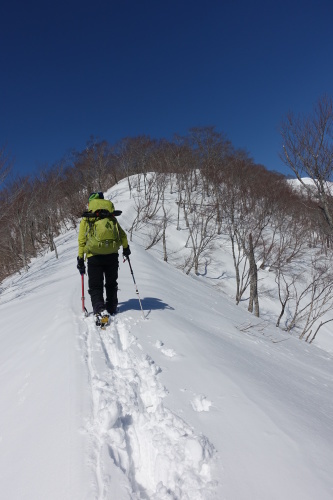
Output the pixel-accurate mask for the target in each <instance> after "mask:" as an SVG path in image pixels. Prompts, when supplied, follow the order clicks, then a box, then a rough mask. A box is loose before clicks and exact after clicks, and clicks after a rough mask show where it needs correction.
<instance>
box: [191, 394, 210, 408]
mask: <svg viewBox="0 0 333 500" xmlns="http://www.w3.org/2000/svg"><path fill="white" fill-rule="evenodd" d="M191 406H192V408H193V410H194V411H197V412H201V411H209V408H210V407H211V406H212V402H211V401H210V400H209V399H207V398H206V396H205V395H204V394H197V395H196V396H195V397H194V399H193V400H192V401H191Z"/></svg>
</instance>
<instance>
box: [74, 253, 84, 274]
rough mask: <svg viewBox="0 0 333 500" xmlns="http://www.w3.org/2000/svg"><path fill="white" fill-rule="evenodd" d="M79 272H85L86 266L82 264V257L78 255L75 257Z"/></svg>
mask: <svg viewBox="0 0 333 500" xmlns="http://www.w3.org/2000/svg"><path fill="white" fill-rule="evenodd" d="M76 267H77V268H78V270H79V273H80V274H85V273H86V266H85V264H84V260H83V257H78V258H77V266H76Z"/></svg>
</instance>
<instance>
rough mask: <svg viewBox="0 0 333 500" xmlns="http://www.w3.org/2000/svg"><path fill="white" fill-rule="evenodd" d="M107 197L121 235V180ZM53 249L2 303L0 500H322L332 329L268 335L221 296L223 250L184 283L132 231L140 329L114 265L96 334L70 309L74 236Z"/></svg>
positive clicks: (125, 277)
mask: <svg viewBox="0 0 333 500" xmlns="http://www.w3.org/2000/svg"><path fill="white" fill-rule="evenodd" d="M109 195H110V196H112V199H113V201H114V202H115V205H116V208H117V209H122V210H123V211H124V212H123V215H122V216H121V217H122V218H121V224H122V226H123V227H124V229H128V227H129V226H130V223H131V221H132V220H133V218H134V216H133V212H132V200H130V199H129V196H128V193H127V192H126V183H120V184H119V185H118V186H116V187H114V188H113V189H112V190H110V192H109ZM182 238H184V235H183V234H181V232H177V231H174V232H173V233H172V232H171V233H170V236H169V240H168V245H169V246H170V248H172V247H173V248H177V246H179V243H180V241H181V240H182ZM57 244H58V250H59V259H58V260H57V259H55V256H54V254H53V253H45V254H44V255H43V256H41V257H38V258H37V259H34V261H33V262H32V263H31V266H30V269H29V271H28V272H27V273H25V274H22V275H16V276H13V277H11V278H9V279H7V280H6V281H5V282H4V283H3V285H2V292H1V294H0V345H1V349H0V387H1V389H0V403H1V413H0V497H1V498H4V499H10V500H25V499H29V500H31V499H34V500H39V499H40V500H41V499H43V500H45V499H47V500H59V499H61V500H63V499H71V500H81V499H87V500H88V499H89V500H91V499H98V500H102V499H113V500H115V499H116V500H127V499H134V500H135V499H151V500H170V499H173V500H174V499H177V500H178V499H179V500H201V499H204V500H206V499H219V500H220V499H221V500H222V499H228V500H245V499H246V500H249V499H255V500H267V499H268V498H269V499H270V500H281V499H284V500H285V499H298V498H301V499H302V500H313V499H314V498H316V499H318V500H326V499H327V500H328V499H331V498H333V474H332V465H331V464H332V463H333V417H332V415H333V399H332V395H333V390H332V389H333V377H332V360H333V355H332V351H331V345H332V343H331V340H330V337H329V335H328V334H327V333H325V332H328V330H326V331H324V328H323V333H320V334H319V335H318V342H317V339H316V343H314V344H311V345H309V344H307V343H305V342H301V341H299V340H298V339H297V338H294V337H292V336H290V335H289V334H288V335H287V334H283V333H282V332H281V331H280V330H278V329H276V328H275V326H274V324H273V323H271V324H270V323H269V322H267V323H266V324H265V327H263V326H262V321H261V320H256V319H255V318H254V317H253V316H251V315H249V313H248V312H247V311H246V310H245V309H244V308H242V307H240V306H236V305H235V304H234V301H233V300H232V298H231V295H232V294H231V288H230V287H231V285H229V282H228V280H227V278H226V277H227V276H228V275H230V274H232V268H231V267H230V261H229V260H228V259H229V258H228V255H227V254H224V255H223V257H222V259H223V262H224V265H223V266H222V267H221V266H220V268H219V269H214V267H212V268H209V271H208V273H207V275H206V276H205V277H203V276H199V277H193V276H187V275H185V274H184V273H182V272H181V271H180V270H178V269H176V268H175V267H173V266H172V265H170V264H167V263H164V262H162V261H161V260H160V258H159V253H158V251H157V250H156V251H151V252H146V251H145V250H144V245H143V242H142V241H141V236H140V234H138V235H136V236H135V238H134V241H133V242H132V243H131V249H132V255H131V263H132V266H133V271H134V275H135V280H136V282H137V285H138V289H139V292H140V297H141V301H142V305H143V309H144V315H145V319H143V317H142V313H141V310H140V305H139V301H138V299H137V296H136V293H135V287H134V284H133V280H132V276H131V274H130V270H129V268H128V264H127V263H126V262H125V263H122V262H121V263H120V269H119V287H120V291H119V300H120V312H119V314H118V315H117V316H116V318H115V319H114V320H113V321H112V323H111V325H110V326H109V327H108V328H106V330H99V329H97V328H96V327H95V325H94V323H93V319H92V317H91V316H89V317H88V318H84V317H83V315H82V312H81V280H80V276H79V274H78V272H77V270H76V255H77V233H76V231H75V230H72V231H69V232H67V233H65V234H63V235H62V236H60V237H59V238H58V239H57ZM221 269H223V278H221V279H222V281H223V288H221V287H219V286H216V284H215V281H216V280H215V279H214V278H215V276H220V275H221ZM214 273H215V274H214ZM225 278H226V279H225ZM85 285H86V287H87V281H86V282H85ZM86 296H87V300H86V305H87V307H88V310H91V306H90V301H89V298H88V293H86ZM263 303H264V306H266V307H272V305H271V304H269V300H268V299H267V300H266V302H265V301H263ZM324 339H326V340H324ZM325 342H326V344H325Z"/></svg>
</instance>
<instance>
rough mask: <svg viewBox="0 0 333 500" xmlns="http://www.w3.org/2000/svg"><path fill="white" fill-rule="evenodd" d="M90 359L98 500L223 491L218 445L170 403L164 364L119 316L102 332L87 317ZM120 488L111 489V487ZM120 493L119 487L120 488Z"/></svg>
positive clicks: (164, 498) (179, 498) (167, 498)
mask: <svg viewBox="0 0 333 500" xmlns="http://www.w3.org/2000/svg"><path fill="white" fill-rule="evenodd" d="M85 323H86V326H87V328H86V333H85V341H84V345H85V350H86V352H85V358H86V363H87V368H88V371H89V377H90V382H91V390H92V417H91V421H89V423H88V424H87V426H86V432H87V433H88V435H89V437H90V440H91V449H92V453H91V465H92V467H93V469H94V473H95V481H96V484H95V490H96V496H95V498H96V499H98V500H107V499H111V497H112V494H111V493H110V492H109V491H108V490H109V488H108V485H110V484H111V482H112V484H113V486H114V482H115V481H117V483H118V485H119V497H117V499H118V500H122V499H124V500H125V499H131V500H139V499H140V500H141V499H142V500H144V499H149V500H202V499H205V500H206V499H210V498H213V497H215V494H214V492H215V490H216V485H217V483H216V482H215V481H212V479H211V473H210V469H211V464H212V461H214V458H215V450H214V448H213V446H212V444H211V443H210V442H209V441H208V439H207V438H206V437H205V436H203V435H196V434H195V432H194V430H193V429H192V428H191V427H190V426H189V425H188V424H187V423H186V422H184V420H182V419H181V418H180V417H178V416H177V415H175V414H174V413H173V412H171V411H170V410H169V409H168V408H166V407H165V406H164V404H163V399H164V397H165V396H166V395H167V390H166V389H165V388H164V387H163V386H162V384H161V383H160V382H159V380H158V374H159V373H160V371H161V370H160V368H159V367H158V366H157V365H156V364H155V363H154V361H153V360H152V359H151V358H150V357H149V356H148V355H145V354H144V353H143V351H142V347H141V346H140V345H139V344H138V342H137V340H136V338H135V337H134V336H133V335H132V334H131V333H130V319H128V318H121V317H119V315H118V316H117V317H116V318H113V319H112V322H111V324H110V325H109V326H108V327H107V328H106V329H105V330H101V329H99V328H97V327H96V326H95V324H94V321H93V318H92V317H88V318H86V319H85ZM111 489H112V488H110V490H111ZM113 491H114V488H113Z"/></svg>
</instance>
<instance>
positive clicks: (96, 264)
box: [88, 253, 119, 314]
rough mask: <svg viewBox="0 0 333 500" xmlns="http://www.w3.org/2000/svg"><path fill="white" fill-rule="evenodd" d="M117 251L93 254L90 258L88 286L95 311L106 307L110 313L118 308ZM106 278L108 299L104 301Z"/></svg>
mask: <svg viewBox="0 0 333 500" xmlns="http://www.w3.org/2000/svg"><path fill="white" fill-rule="evenodd" d="M118 266H119V259H118V254H117V253H112V254H110V255H93V256H92V257H89V258H88V286H89V293H90V298H91V303H92V306H93V310H94V313H98V312H100V311H102V310H103V309H106V310H107V311H108V312H109V313H110V314H113V313H115V312H116V310H117V304H118V297H117V289H118V283H117V280H118ZM104 279H105V291H106V300H105V302H104V295H103V285H104Z"/></svg>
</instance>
